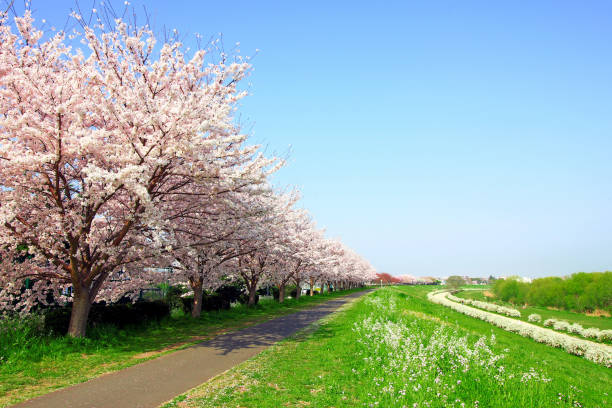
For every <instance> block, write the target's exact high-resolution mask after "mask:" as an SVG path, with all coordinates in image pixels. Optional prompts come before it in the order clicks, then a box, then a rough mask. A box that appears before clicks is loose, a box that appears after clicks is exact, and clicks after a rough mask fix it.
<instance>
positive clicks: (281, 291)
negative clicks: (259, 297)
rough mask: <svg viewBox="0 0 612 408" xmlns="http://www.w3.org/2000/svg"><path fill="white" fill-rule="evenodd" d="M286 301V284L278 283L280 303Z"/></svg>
mask: <svg viewBox="0 0 612 408" xmlns="http://www.w3.org/2000/svg"><path fill="white" fill-rule="evenodd" d="M284 301H285V284H284V283H281V284H280V285H278V303H283V302H284Z"/></svg>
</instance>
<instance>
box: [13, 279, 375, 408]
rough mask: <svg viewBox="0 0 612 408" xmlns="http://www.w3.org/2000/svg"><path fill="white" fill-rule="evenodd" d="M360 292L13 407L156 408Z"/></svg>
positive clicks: (317, 318)
mask: <svg viewBox="0 0 612 408" xmlns="http://www.w3.org/2000/svg"><path fill="white" fill-rule="evenodd" d="M365 293H366V292H365V291H364V292H357V293H352V294H350V295H347V296H344V297H342V298H337V299H333V300H329V301H327V302H325V303H323V304H321V305H318V306H315V307H313V308H310V309H306V310H302V311H299V312H296V313H292V314H289V315H286V316H282V317H278V318H275V319H272V320H268V321H266V322H264V323H260V324H258V325H256V326H251V327H248V328H245V329H242V330H239V331H235V332H231V333H227V334H223V335H219V336H217V337H215V338H213V339H211V340H208V341H205V342H203V343H200V344H197V345H195V346H192V347H189V348H186V349H184V350H180V351H177V352H174V353H170V354H166V355H164V356H161V357H159V358H156V359H153V360H149V361H146V362H144V363H141V364H137V365H135V366H132V367H128V368H126V369H124V370H121V371H117V372H114V373H111V374H106V375H103V376H101V377H97V378H94V379H92V380H90V381H87V382H84V383H81V384H77V385H74V386H71V387H67V388H63V389H61V390H58V391H54V392H52V393H49V394H45V395H42V396H40V397H37V398H34V399H32V400H29V401H26V402H24V403H20V404H18V405H15V406H14V407H15V408H43V407H44V408H122V407H126V408H154V407H158V406H160V405H161V404H163V403H164V402H167V401H169V400H171V399H172V398H174V397H176V396H177V395H179V394H182V393H184V392H186V391H188V390H190V389H191V388H193V387H195V386H197V385H200V384H202V383H204V382H206V381H207V380H209V379H210V378H212V377H214V376H216V375H218V374H220V373H222V372H224V371H226V370H228V369H230V368H232V367H233V366H235V365H237V364H240V363H241V362H243V361H245V360H248V359H249V358H251V357H253V356H254V355H256V354H258V353H260V352H261V351H263V350H264V349H266V348H267V347H269V346H271V345H273V344H274V343H276V342H278V341H280V340H282V339H284V338H286V337H288V336H291V335H292V334H294V333H296V332H297V331H298V330H300V329H303V328H305V327H307V326H308V325H310V324H312V323H314V322H316V321H317V320H320V319H321V318H323V317H325V316H327V315H329V314H331V313H333V312H334V311H335V310H337V309H338V308H339V307H340V306H342V305H344V304H345V303H347V302H349V301H350V300H352V299H354V298H356V297H359V296H363V295H364V294H365Z"/></svg>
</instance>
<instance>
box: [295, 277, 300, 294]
mask: <svg viewBox="0 0 612 408" xmlns="http://www.w3.org/2000/svg"><path fill="white" fill-rule="evenodd" d="M300 283H301V282H300V280H299V279H296V280H295V298H296V299H299V298H300V296H301V295H302V287H301V286H300Z"/></svg>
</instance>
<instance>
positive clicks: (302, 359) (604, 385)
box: [166, 287, 612, 408]
mask: <svg viewBox="0 0 612 408" xmlns="http://www.w3.org/2000/svg"><path fill="white" fill-rule="evenodd" d="M429 290H432V288H431V287H397V288H387V289H383V290H382V291H390V292H391V293H392V294H393V295H392V296H394V298H396V299H398V301H397V303H398V304H399V305H401V307H402V308H403V311H402V313H403V314H404V315H405V316H406V317H407V318H408V319H413V320H416V323H418V324H424V325H427V324H430V325H431V324H434V325H439V324H440V323H443V324H444V326H447V327H448V326H450V327H454V328H457V329H458V330H461V331H465V332H468V333H471V334H474V335H477V336H483V335H490V334H491V333H494V334H495V336H496V338H497V342H496V345H495V346H494V350H495V351H496V352H497V353H504V354H506V355H507V357H506V358H505V360H504V365H505V367H506V371H507V372H517V373H522V372H526V371H528V370H529V369H530V368H531V367H535V368H537V370H542V371H543V372H544V374H545V375H546V376H547V377H548V378H550V379H552V381H551V382H550V383H539V384H537V385H536V386H535V388H534V387H531V388H529V387H528V386H525V387H523V385H522V383H519V384H518V385H517V384H515V385H514V387H511V386H510V385H508V386H507V389H504V388H501V387H499V386H497V387H495V388H491V387H490V386H489V388H487V387H486V386H485V385H484V383H482V384H481V383H471V384H467V385H466V387H467V390H468V391H467V393H466V391H465V390H463V391H461V390H457V395H456V396H457V397H462V398H463V401H466V399H469V398H473V399H476V398H478V399H479V400H480V404H481V406H482V407H485V406H486V407H519V406H530V407H556V406H570V405H571V403H573V401H576V400H577V401H580V403H581V405H580V406H585V407H604V406H606V403H607V402H608V401H609V400H610V398H612V395H610V396H608V395H607V394H606V393H608V394H610V393H611V392H612V371H611V370H610V369H607V368H605V367H602V366H598V365H596V364H593V363H591V362H589V361H587V360H584V359H582V358H580V357H576V356H572V355H569V354H567V353H565V352H564V351H562V350H559V349H554V348H551V347H548V346H546V345H543V344H539V343H536V342H534V341H532V340H529V339H526V338H523V337H520V336H518V335H516V334H512V333H508V332H505V331H503V330H501V329H498V328H496V327H493V326H491V325H489V324H488V323H486V322H483V321H480V320H476V319H473V318H470V317H468V316H465V315H462V314H460V313H457V312H454V311H453V310H450V309H448V308H445V307H443V306H440V305H436V304H433V303H430V302H429V301H427V300H426V298H425V295H426V293H427V292H428V291H429ZM382 291H379V292H378V293H374V294H370V295H368V296H380V292H382ZM373 314H374V312H373V311H372V310H371V309H370V308H368V307H367V305H366V304H365V302H364V301H358V302H357V303H356V304H355V305H354V306H352V307H350V308H349V309H348V310H346V311H344V312H341V313H339V314H336V315H335V316H333V317H332V318H331V319H330V320H328V321H327V322H325V323H324V324H322V325H321V326H320V327H319V328H318V329H317V330H314V331H313V332H311V333H306V334H305V333H302V334H301V335H298V336H297V337H294V338H292V339H289V340H286V341H284V342H282V343H280V344H279V345H277V346H275V347H272V348H270V349H269V350H266V351H265V352H263V353H261V354H260V355H259V356H257V357H255V358H254V359H252V360H250V361H247V362H245V363H243V364H241V365H239V366H237V367H235V368H234V369H232V370H230V371H228V372H227V373H225V374H222V375H220V376H218V377H216V378H215V379H213V380H211V381H209V382H207V383H205V384H203V385H202V386H200V387H197V388H195V389H193V390H191V391H190V392H189V393H187V394H185V395H182V396H179V397H177V398H176V399H175V400H174V401H173V402H171V403H169V404H167V405H166V407H167V408H170V407H181V408H186V407H236V406H240V407H252V408H256V407H281V406H286V407H305V406H311V407H331V406H333V407H353V406H374V405H370V404H371V403H372V402H373V401H374V399H373V397H372V395H376V394H380V388H381V387H382V386H383V385H384V384H385V383H386V382H385V380H384V379H383V380H382V381H381V380H377V379H376V378H375V377H377V375H374V374H372V373H370V374H369V375H356V374H355V373H354V372H353V369H355V368H358V369H360V368H361V367H362V366H363V362H362V361H361V360H362V358H361V357H359V355H360V353H361V351H362V350H361V347H362V346H360V344H359V343H358V341H357V340H358V338H357V335H356V334H355V333H354V332H353V330H352V329H353V327H354V324H355V323H356V322H360V321H363V319H364V318H365V317H366V316H372V315H373ZM424 321H426V322H424ZM504 349H507V351H504ZM383 358H384V356H383ZM381 364H382V363H381ZM289 373H290V375H289ZM400 377H401V375H400ZM376 382H379V384H381V385H377V384H376ZM574 387H575V388H574ZM461 392H463V394H462V395H459V394H461ZM560 395H561V398H562V399H563V396H568V395H572V398H571V400H570V401H564V402H561V405H559V404H558V403H559V401H560V400H559V396H560ZM451 397H452V398H455V396H453V395H451ZM378 401H380V399H379V400H378ZM397 404H398V403H397V402H395V401H387V402H384V401H381V404H380V405H378V406H389V407H391V406H397ZM436 404H438V405H436ZM399 406H401V405H399ZM410 406H412V404H410ZM420 406H422V405H420ZM432 406H440V407H442V406H446V405H444V404H443V403H442V402H441V401H438V402H435V403H434V404H433V405H432ZM466 406H470V405H466ZM471 406H474V405H471ZM576 406H578V405H576Z"/></svg>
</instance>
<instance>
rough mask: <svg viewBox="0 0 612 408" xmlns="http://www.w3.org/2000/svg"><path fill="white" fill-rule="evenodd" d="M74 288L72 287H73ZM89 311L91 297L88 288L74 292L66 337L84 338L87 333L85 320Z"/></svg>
mask: <svg viewBox="0 0 612 408" xmlns="http://www.w3.org/2000/svg"><path fill="white" fill-rule="evenodd" d="M73 287H74V286H73ZM90 309H91V296H90V293H89V288H84V287H81V288H78V289H75V291H74V300H73V303H72V312H71V314H70V325H69V326H68V335H69V336H71V337H85V333H86V331H87V318H88V316H89V310H90Z"/></svg>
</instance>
